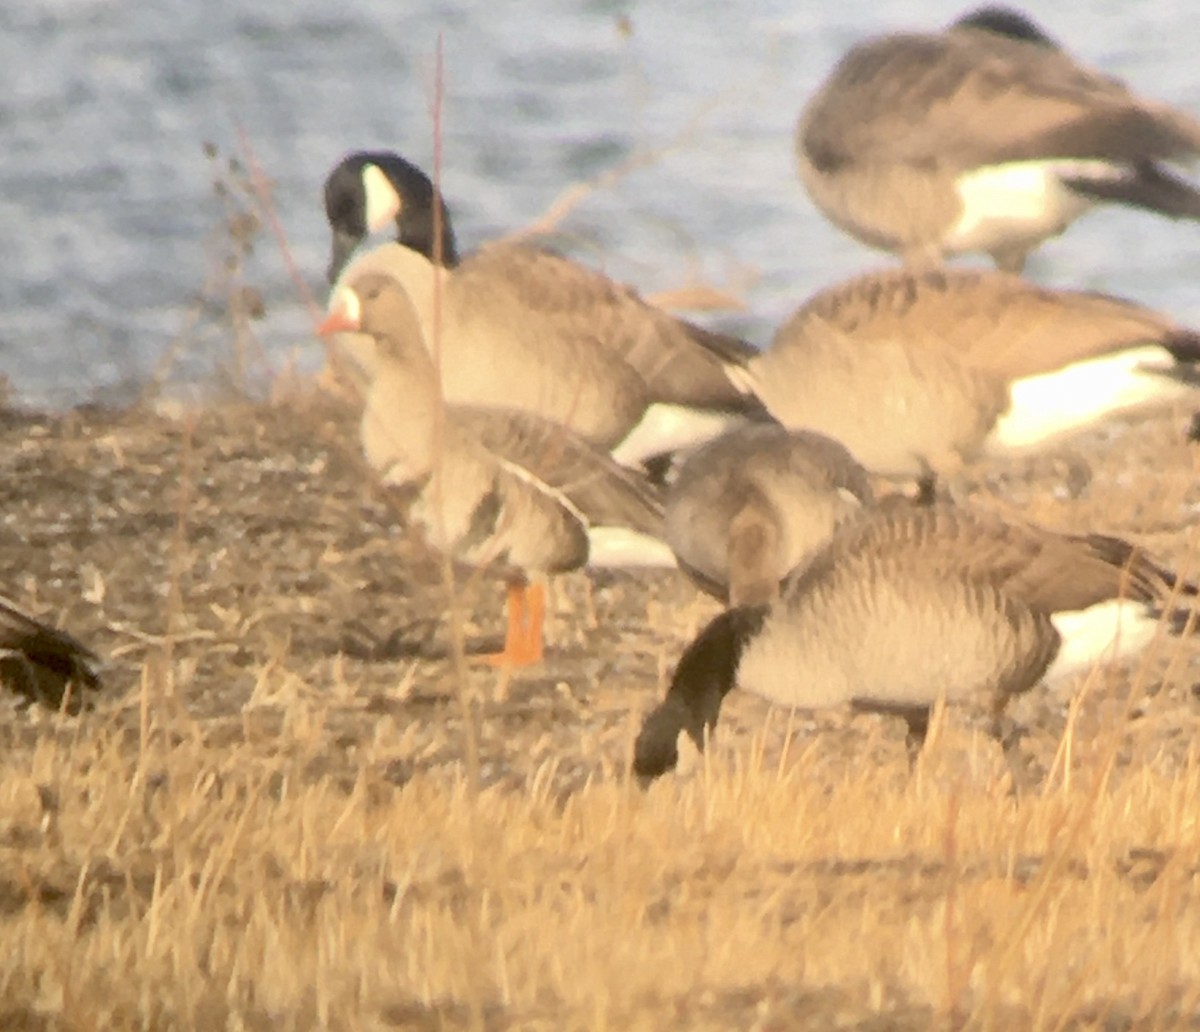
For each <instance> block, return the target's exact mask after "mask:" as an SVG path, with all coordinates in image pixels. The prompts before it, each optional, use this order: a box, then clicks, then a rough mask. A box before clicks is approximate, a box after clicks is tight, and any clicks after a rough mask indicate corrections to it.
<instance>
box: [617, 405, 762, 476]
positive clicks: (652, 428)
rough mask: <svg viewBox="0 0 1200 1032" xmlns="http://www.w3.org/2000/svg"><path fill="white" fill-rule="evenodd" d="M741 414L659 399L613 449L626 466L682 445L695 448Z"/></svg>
mask: <svg viewBox="0 0 1200 1032" xmlns="http://www.w3.org/2000/svg"><path fill="white" fill-rule="evenodd" d="M739 419H740V417H738V416H734V415H730V414H729V413H727V412H712V411H709V410H706V409H695V408H689V407H688V406H686V405H669V404H665V403H662V402H658V403H655V404H653V405H651V406H650V407H649V408H648V409H646V412H645V414H644V415H643V416H642V418H641V420H640V421H639V422H638V424H637V425H636V426H635V427H634V428H633V429H632V430H630V431H629V433H627V434H626V435H625V437H624V439H623V440H622V441H621V443H620V444H618V445H617V446H616V447H615V448H614V449H613V450H612V457H613V458H614V459H616V461H617V462H619V463H620V464H621V465H622V466H638V465H640V464H641V463H642V462H644V461H645V460H646V459H648V458H651V457H653V456H655V455H661V454H663V453H664V452H670V451H677V450H678V449H680V448H692V447H695V446H697V445H701V444H703V443H704V442H705V441H709V440H712V438H714V437H716V436H718V435H719V434H722V433H724V432H725V431H726V430H728V429H729V428H730V427H731V426H734V425H736V424H737V423H738V422H739Z"/></svg>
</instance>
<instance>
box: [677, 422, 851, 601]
mask: <svg viewBox="0 0 1200 1032" xmlns="http://www.w3.org/2000/svg"><path fill="white" fill-rule="evenodd" d="M873 501H874V496H873V494H872V491H871V484H870V481H869V478H868V476H867V472H866V470H864V469H863V468H862V467H861V466H860V465H859V464H858V463H857V462H855V461H854V457H853V456H852V455H851V454H850V453H849V452H848V451H847V450H846V449H845V448H844V447H843V446H842V445H840V444H839V443H838V442H837V441H834V440H832V439H830V438H828V437H825V436H823V435H822V434H817V433H813V432H811V431H807V430H795V431H789V430H786V429H784V428H783V427H781V426H769V425H754V424H751V425H747V426H743V427H738V428H735V429H733V430H730V431H727V432H726V433H724V434H722V435H721V436H720V437H717V438H714V439H713V440H711V441H709V442H707V443H706V444H703V445H701V446H700V447H699V448H697V449H696V450H695V451H694V452H692V453H691V454H690V455H689V456H688V457H687V458H686V459H685V460H684V462H683V465H682V466H681V467H680V469H679V473H678V476H677V477H676V478H675V480H674V482H673V483H672V484H671V485H670V487H669V488H668V490H667V509H666V528H667V543H668V544H669V545H670V546H671V549H672V551H674V553H675V558H676V561H677V562H678V563H679V566H680V569H682V570H683V571H684V572H685V573H687V574H688V576H689V577H691V578H692V580H693V581H695V583H696V584H697V585H698V586H699V587H700V588H701V589H703V590H704V591H707V592H708V593H709V594H711V595H715V596H716V597H717V598H719V599H721V600H722V601H726V602H728V603H729V604H730V605H733V606H742V605H752V604H757V603H761V602H768V601H770V600H771V599H772V598H774V597H775V596H776V594H778V590H779V582H780V581H781V580H783V578H784V577H785V576H786V575H787V574H788V573H790V572H791V571H792V570H794V569H796V567H798V566H800V565H801V564H803V563H804V562H805V561H806V560H807V559H808V558H809V556H811V555H812V553H813V552H815V551H817V550H818V549H820V548H821V547H823V546H824V545H825V543H826V542H827V541H828V540H829V538H830V537H831V536H832V534H833V531H834V528H835V527H837V525H838V524H839V523H841V522H842V521H843V520H845V519H848V518H850V517H852V516H854V515H856V514H857V513H859V512H860V511H861V510H862V508H863V506H866V505H870V504H872V502H873Z"/></svg>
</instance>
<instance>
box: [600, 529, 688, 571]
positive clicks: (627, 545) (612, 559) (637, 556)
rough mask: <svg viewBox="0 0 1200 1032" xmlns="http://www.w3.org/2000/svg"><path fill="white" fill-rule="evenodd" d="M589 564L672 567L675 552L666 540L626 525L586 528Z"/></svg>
mask: <svg viewBox="0 0 1200 1032" xmlns="http://www.w3.org/2000/svg"><path fill="white" fill-rule="evenodd" d="M587 564H588V566H618V567H619V566H656V567H673V566H675V565H676V563H675V553H674V552H672V551H671V548H670V546H669V545H668V544H667V543H666V542H665V541H660V540H659V539H658V538H656V537H651V536H650V535H649V534H641V533H639V532H638V531H636V530H630V529H629V528H628V527H589V528H588V561H587Z"/></svg>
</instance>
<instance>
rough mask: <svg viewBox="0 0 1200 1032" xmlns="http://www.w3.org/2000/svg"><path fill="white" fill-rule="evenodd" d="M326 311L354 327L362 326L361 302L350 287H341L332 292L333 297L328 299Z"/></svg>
mask: <svg viewBox="0 0 1200 1032" xmlns="http://www.w3.org/2000/svg"><path fill="white" fill-rule="evenodd" d="M328 310H329V311H330V312H337V313H338V314H340V315H342V316H344V317H345V318H346V320H347V321H349V322H352V323H354V325H355V326H361V325H362V302H361V301H360V300H359V298H358V294H356V293H355V292H354V290H353V289H352V288H350V287H342V288H341V289H339V290H335V291H334V293H333V296H332V297H330V299H329V309H328Z"/></svg>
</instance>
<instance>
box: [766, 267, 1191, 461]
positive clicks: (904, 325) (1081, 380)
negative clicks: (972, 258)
mask: <svg viewBox="0 0 1200 1032" xmlns="http://www.w3.org/2000/svg"><path fill="white" fill-rule="evenodd" d="M1198 360H1200V335H1198V334H1197V333H1195V332H1194V331H1192V330H1189V329H1186V328H1184V327H1182V326H1180V325H1179V324H1177V323H1176V322H1174V321H1173V320H1171V319H1169V318H1167V317H1166V316H1163V315H1161V314H1159V313H1157V312H1154V311H1152V310H1150V309H1148V308H1145V307H1143V306H1141V305H1136V304H1133V303H1132V302H1129V301H1124V300H1121V299H1119V298H1115V297H1110V296H1107V295H1104V294H1096V293H1090V292H1086V291H1074V290H1051V289H1048V288H1044V287H1038V286H1035V285H1034V284H1032V283H1029V282H1028V281H1026V280H1024V279H1021V278H1020V277H1018V276H1014V275H1011V274H1009V273H1004V272H998V271H993V270H967V269H958V270H954V269H947V270H944V271H930V272H924V273H921V272H914V271H911V270H906V269H891V270H885V271H882V272H876V273H870V274H867V275H864V276H861V277H858V278H855V279H852V280H848V281H846V282H845V283H842V284H838V285H836V286H833V287H830V288H828V289H826V290H824V291H821V292H820V293H818V294H816V295H815V296H814V297H813V298H811V299H810V300H809V301H808V302H806V303H805V304H804V305H803V306H801V308H800V309H799V310H798V311H797V312H796V313H795V314H794V315H793V316H792V317H791V318H790V319H789V320H788V321H787V322H786V323H785V324H784V325H783V326H782V327H781V328H780V329H779V331H778V332H777V333H776V335H775V338H774V340H773V341H772V342H771V344H770V346H769V347H768V348H767V349H766V350H765V351H763V353H762V354H761V355H760V356H759V357H758V358H755V359H753V360H752V361H751V362H750V363H749V369H748V371H747V373H745V374H743V375H744V376H745V377H746V382H747V385H748V386H749V387H750V389H752V390H754V391H755V392H756V393H757V394H758V396H759V397H760V398H761V399H762V401H763V402H764V403H765V405H766V406H767V408H768V409H769V410H770V412H771V413H772V415H774V416H775V417H776V418H777V419H778V420H780V422H782V423H783V424H784V425H786V426H789V427H808V428H810V429H813V430H816V431H819V432H820V433H823V434H827V435H828V436H830V437H833V438H835V439H837V440H839V441H841V442H842V444H844V445H845V446H846V447H847V448H849V449H850V451H851V452H852V453H853V455H854V456H855V458H857V459H858V460H859V461H860V462H861V463H862V464H863V465H864V466H866V467H867V469H869V470H870V471H871V472H872V473H876V474H879V475H882V476H886V477H891V478H895V479H897V480H907V479H914V478H915V479H922V478H929V477H931V475H933V474H937V473H952V472H953V471H954V470H956V469H957V468H958V467H959V466H960V465H961V464H962V462H963V461H965V460H969V459H971V458H973V457H974V456H976V455H978V454H980V453H989V454H1014V453H1020V452H1029V451H1035V450H1037V449H1040V448H1045V447H1047V446H1048V445H1050V444H1052V443H1054V442H1057V441H1060V440H1062V439H1064V438H1065V437H1067V436H1068V435H1070V434H1073V433H1076V432H1078V431H1081V430H1084V429H1086V428H1087V427H1089V426H1092V425H1096V424H1098V423H1099V422H1101V421H1103V420H1104V419H1106V418H1109V417H1111V416H1113V415H1116V414H1118V413H1122V412H1131V411H1134V410H1136V409H1138V408H1141V407H1144V406H1149V405H1155V404H1165V403H1168V402H1170V401H1171V400H1173V399H1184V400H1187V399H1190V398H1191V397H1192V396H1193V394H1194V386H1193V385H1194V384H1195V382H1196V376H1197V371H1196V368H1195V363H1196V362H1197V361H1198Z"/></svg>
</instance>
